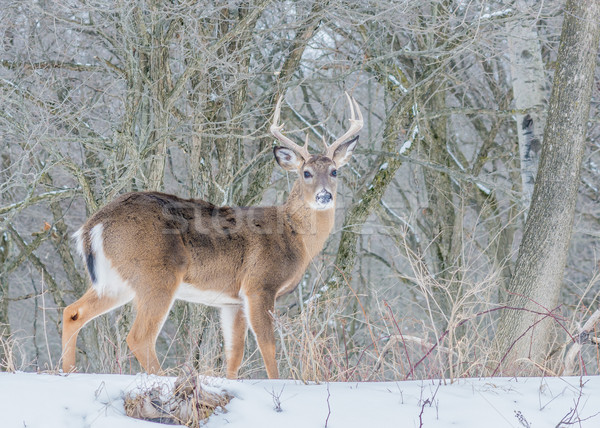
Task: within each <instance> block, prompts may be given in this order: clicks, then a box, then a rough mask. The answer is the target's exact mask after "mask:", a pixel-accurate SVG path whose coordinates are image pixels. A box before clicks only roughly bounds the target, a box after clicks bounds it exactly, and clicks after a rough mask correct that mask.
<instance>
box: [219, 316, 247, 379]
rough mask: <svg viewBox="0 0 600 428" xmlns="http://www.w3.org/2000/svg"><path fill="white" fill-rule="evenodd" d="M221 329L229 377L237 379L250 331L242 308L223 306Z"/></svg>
mask: <svg viewBox="0 0 600 428" xmlns="http://www.w3.org/2000/svg"><path fill="white" fill-rule="evenodd" d="M221 329H222V330H223V339H224V340H225V356H226V358H227V377H228V378H229V379H236V378H237V374H238V370H239V368H240V365H241V364H242V358H243V357H244V343H245V342H246V332H247V331H248V324H247V322H246V316H245V315H244V310H243V307H242V306H223V307H222V308H221Z"/></svg>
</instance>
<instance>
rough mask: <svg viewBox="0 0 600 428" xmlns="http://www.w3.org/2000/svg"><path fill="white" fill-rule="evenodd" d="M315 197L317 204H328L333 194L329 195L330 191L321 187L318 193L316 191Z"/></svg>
mask: <svg viewBox="0 0 600 428" xmlns="http://www.w3.org/2000/svg"><path fill="white" fill-rule="evenodd" d="M315 199H316V200H317V204H319V205H328V204H329V203H330V202H331V200H332V199H333V196H331V193H329V192H328V191H327V190H325V189H323V190H321V191H320V192H319V193H317V196H316V198H315Z"/></svg>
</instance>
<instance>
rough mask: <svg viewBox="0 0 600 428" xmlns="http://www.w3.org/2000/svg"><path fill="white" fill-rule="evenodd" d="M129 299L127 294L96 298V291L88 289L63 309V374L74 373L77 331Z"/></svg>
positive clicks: (130, 297)
mask: <svg viewBox="0 0 600 428" xmlns="http://www.w3.org/2000/svg"><path fill="white" fill-rule="evenodd" d="M131 299H132V296H130V295H128V294H123V295H120V296H108V295H106V296H98V293H97V292H96V290H95V289H94V288H90V289H89V290H88V291H86V293H85V294H84V295H83V296H82V297H81V298H80V299H79V300H77V301H76V302H74V303H72V304H70V305H69V306H67V307H66V308H65V310H64V311H63V324H62V360H63V361H62V365H63V371H64V372H65V373H66V372H71V371H75V354H76V350H77V335H78V334H79V330H81V328H82V327H83V326H84V325H85V324H87V323H88V322H90V321H91V320H93V319H94V318H96V317H97V316H99V315H102V314H104V313H106V312H109V311H111V310H112V309H115V308H117V307H119V306H122V305H124V304H125V303H127V302H129V301H130V300H131Z"/></svg>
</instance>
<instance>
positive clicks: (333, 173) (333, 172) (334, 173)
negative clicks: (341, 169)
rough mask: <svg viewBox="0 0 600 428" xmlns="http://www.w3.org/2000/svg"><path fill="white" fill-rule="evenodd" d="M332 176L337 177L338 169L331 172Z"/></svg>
mask: <svg viewBox="0 0 600 428" xmlns="http://www.w3.org/2000/svg"><path fill="white" fill-rule="evenodd" d="M331 176H332V177H337V169H334V170H333V171H331Z"/></svg>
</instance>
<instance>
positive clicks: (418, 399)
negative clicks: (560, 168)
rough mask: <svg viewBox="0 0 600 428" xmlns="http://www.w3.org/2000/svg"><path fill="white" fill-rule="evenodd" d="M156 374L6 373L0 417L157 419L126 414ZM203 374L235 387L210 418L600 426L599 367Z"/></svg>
mask: <svg viewBox="0 0 600 428" xmlns="http://www.w3.org/2000/svg"><path fill="white" fill-rule="evenodd" d="M159 381H165V382H173V379H172V378H167V379H165V378H156V377H149V376H146V375H138V376H125V375H90V374H71V375H68V376H64V375H50V374H33V373H0V427H1V428H24V427H27V428H70V427H72V428H83V427H94V428H101V427H106V428H121V427H124V428H127V427H138V428H139V427H142V428H144V427H148V428H149V427H158V426H160V425H158V424H155V423H151V422H146V421H139V420H135V419H130V418H128V417H127V416H125V414H124V410H123V397H124V395H125V393H127V392H129V391H132V390H135V388H138V387H144V386H152V385H154V384H155V383H156V382H159ZM205 381H206V383H207V384H208V385H209V386H211V387H212V388H211V389H217V390H226V391H228V392H229V393H230V394H231V395H233V396H234V398H233V399H232V400H231V402H230V403H229V405H228V406H227V410H228V411H227V412H226V413H219V414H215V415H213V416H212V417H211V418H210V419H209V421H208V423H207V425H206V426H207V427H209V428H210V427H232V428H233V427H244V428H255V427H256V428H268V427H285V428H293V427H302V428H306V427H331V428H340V427H344V428H346V427H420V426H423V427H450V426H456V427H461V428H470V427H477V428H480V427H485V428H493V427H531V428H538V427H540V428H546V427H557V426H564V427H571V426H574V427H598V426H600V377H584V378H576V377H570V378H544V379H540V378H529V379H524V378H520V379H515V378H513V379H508V378H494V379H462V380H460V381H458V382H455V383H454V384H445V385H444V384H443V383H442V384H440V382H439V381H410V382H382V383H330V384H325V383H324V384H319V385H317V384H308V385H306V384H303V383H301V382H297V381H289V380H279V381H268V380H241V381H229V380H224V379H215V378H207V379H205ZM581 385H583V386H581ZM561 421H562V424H561Z"/></svg>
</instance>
